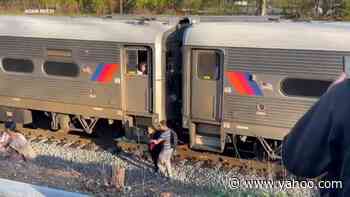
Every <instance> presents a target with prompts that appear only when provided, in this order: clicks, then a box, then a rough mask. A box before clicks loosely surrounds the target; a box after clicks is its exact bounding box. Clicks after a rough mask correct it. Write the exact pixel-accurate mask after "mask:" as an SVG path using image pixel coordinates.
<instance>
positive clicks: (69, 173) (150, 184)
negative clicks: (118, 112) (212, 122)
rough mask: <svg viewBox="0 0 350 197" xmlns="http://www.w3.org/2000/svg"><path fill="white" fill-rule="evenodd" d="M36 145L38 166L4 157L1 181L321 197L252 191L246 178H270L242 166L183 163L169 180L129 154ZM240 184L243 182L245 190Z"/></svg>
mask: <svg viewBox="0 0 350 197" xmlns="http://www.w3.org/2000/svg"><path fill="white" fill-rule="evenodd" d="M32 146H33V148H34V150H35V151H36V152H37V154H38V157H37V158H36V159H35V160H34V161H32V162H27V163H23V162H17V163H16V164H13V163H11V162H9V161H6V160H5V158H4V157H0V159H1V160H2V162H0V177H1V178H8V179H13V180H17V181H23V182H27V183H32V184H37V185H42V186H49V187H54V188H59V189H64V190H68V191H73V192H83V193H86V194H89V195H93V196H159V195H160V193H162V192H170V193H172V194H173V195H174V196H238V195H239V194H242V196H247V195H251V196H261V195H264V196H276V195H278V196H306V197H307V196H317V195H318V193H317V191H316V190H315V189H308V188H300V187H299V188H286V187H284V188H283V189H281V188H280V187H277V186H276V187H274V188H267V187H259V188H255V189H252V188H247V187H245V186H242V185H244V183H245V182H244V180H256V179H260V180H264V179H266V178H267V177H268V176H261V175H260V176H258V175H257V173H255V172H244V173H242V171H241V170H240V169H239V168H233V169H230V170H224V169H222V168H204V167H203V166H202V164H201V163H200V162H197V163H194V162H189V161H186V160H182V161H180V162H176V163H175V164H174V173H173V174H174V177H173V178H172V179H171V180H169V179H166V178H164V177H162V176H160V175H158V174H155V173H153V171H152V164H151V163H150V161H146V160H144V159H141V158H139V157H137V156H135V155H133V154H129V153H119V154H116V153H110V152H108V151H101V152H95V151H89V150H81V149H72V148H66V147H61V146H56V145H53V144H51V145H49V144H43V143H33V144H32ZM112 165H117V166H123V167H125V170H126V183H125V186H126V187H125V188H124V191H123V192H117V191H116V190H115V189H114V188H113V187H112V186H111V185H110V179H109V178H110V175H111V171H112ZM5 169H6V170H5ZM271 177H273V176H272V175H271ZM235 181H239V182H240V187H239V186H238V185H237V183H236V182H235Z"/></svg>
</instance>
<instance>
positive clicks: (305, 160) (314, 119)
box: [282, 73, 350, 196]
mask: <svg viewBox="0 0 350 197" xmlns="http://www.w3.org/2000/svg"><path fill="white" fill-rule="evenodd" d="M345 78H346V77H345V74H344V73H343V74H342V75H341V77H340V78H339V79H338V80H337V81H336V82H335V83H333V84H332V85H331V87H330V88H329V89H328V91H327V92H326V93H325V94H324V95H322V97H321V98H320V99H319V101H318V102H317V103H316V104H315V105H314V106H313V107H312V108H311V109H310V110H309V111H308V112H307V113H306V114H305V115H304V116H303V117H302V118H301V119H300V120H299V121H298V122H297V123H296V125H295V126H294V128H293V129H292V130H291V132H290V133H289V134H288V135H287V136H286V137H285V138H284V140H283V150H282V161H283V164H284V166H285V167H286V168H287V170H288V171H290V172H291V173H293V174H295V175H297V176H300V177H306V178H315V177H320V176H322V179H323V181H341V183H342V184H341V187H340V188H328V189H322V188H320V193H321V196H350V119H349V118H350V80H345ZM338 186H339V185H338Z"/></svg>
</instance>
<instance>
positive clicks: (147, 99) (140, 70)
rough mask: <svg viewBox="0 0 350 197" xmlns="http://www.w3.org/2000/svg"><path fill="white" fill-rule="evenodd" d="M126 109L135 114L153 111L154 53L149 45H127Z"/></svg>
mask: <svg viewBox="0 0 350 197" xmlns="http://www.w3.org/2000/svg"><path fill="white" fill-rule="evenodd" d="M124 52H125V56H124V57H125V77H124V79H125V84H126V85H125V93H126V94H125V95H126V99H125V103H126V111H127V112H128V113H130V114H134V115H141V116H142V115H148V114H150V113H151V112H152V60H151V59H152V58H151V57H152V55H151V49H150V48H148V47H126V48H125V50H124Z"/></svg>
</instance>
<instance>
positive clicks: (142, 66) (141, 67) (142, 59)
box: [126, 49, 150, 75]
mask: <svg viewBox="0 0 350 197" xmlns="http://www.w3.org/2000/svg"><path fill="white" fill-rule="evenodd" d="M148 57H149V50H147V49H128V50H126V61H127V73H128V74H131V75H147V73H148V63H149V62H150V61H149V59H148Z"/></svg>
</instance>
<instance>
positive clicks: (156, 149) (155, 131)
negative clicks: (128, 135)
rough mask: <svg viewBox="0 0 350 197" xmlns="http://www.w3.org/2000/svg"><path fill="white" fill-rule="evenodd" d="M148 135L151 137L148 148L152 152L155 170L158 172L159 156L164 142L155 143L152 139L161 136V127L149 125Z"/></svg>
mask: <svg viewBox="0 0 350 197" xmlns="http://www.w3.org/2000/svg"><path fill="white" fill-rule="evenodd" d="M148 135H149V139H150V143H149V144H148V150H149V152H150V155H151V158H152V162H153V164H154V172H155V173H158V171H159V167H158V157H159V154H160V151H161V150H162V147H163V144H162V143H159V144H155V143H154V142H153V141H152V140H157V139H159V138H160V135H161V131H160V129H159V128H154V127H149V128H148Z"/></svg>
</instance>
